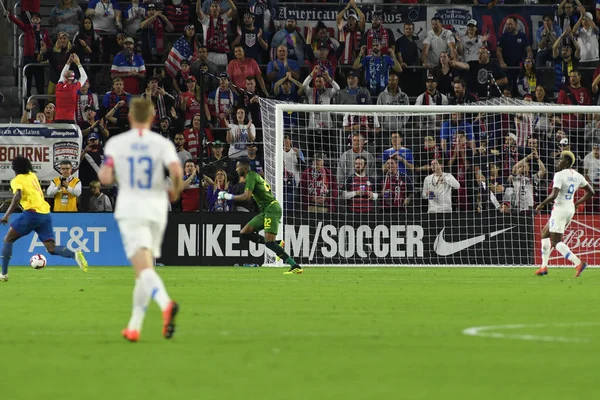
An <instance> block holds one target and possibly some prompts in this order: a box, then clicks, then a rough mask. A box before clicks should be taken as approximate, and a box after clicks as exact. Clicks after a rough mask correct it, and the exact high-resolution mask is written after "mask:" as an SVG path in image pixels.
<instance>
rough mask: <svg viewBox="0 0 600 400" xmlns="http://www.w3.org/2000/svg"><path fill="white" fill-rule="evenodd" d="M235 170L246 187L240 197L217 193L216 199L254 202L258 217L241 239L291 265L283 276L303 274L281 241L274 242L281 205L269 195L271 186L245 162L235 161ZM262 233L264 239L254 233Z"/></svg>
mask: <svg viewBox="0 0 600 400" xmlns="http://www.w3.org/2000/svg"><path fill="white" fill-rule="evenodd" d="M235 170H236V171H237V173H238V174H239V176H240V177H245V178H246V188H245V190H244V193H243V194H238V195H235V196H234V195H233V194H230V193H227V192H219V194H218V197H219V199H221V200H234V201H249V200H250V199H251V198H252V197H254V200H256V203H257V204H258V207H259V208H260V214H258V215H257V216H256V217H254V218H252V219H251V220H250V221H249V222H248V223H247V224H246V226H244V228H242V230H241V232H240V237H241V238H242V239H246V240H250V241H252V242H255V243H263V244H264V245H265V246H266V247H267V248H268V249H270V250H272V251H273V252H274V253H275V254H276V255H277V257H279V258H281V259H282V260H283V261H285V262H286V263H287V264H289V265H290V266H291V268H290V270H289V271H287V272H284V274H301V273H302V272H303V270H302V267H301V266H300V264H296V261H294V259H293V258H292V257H290V256H289V255H288V254H287V253H286V252H285V250H284V249H283V247H282V245H281V244H282V243H283V241H281V242H280V243H279V244H278V243H275V239H276V237H277V232H278V231H279V223H280V222H281V215H282V212H281V205H280V204H279V202H278V201H277V200H275V197H274V196H273V193H272V192H271V186H270V185H269V184H268V183H267V182H266V181H265V180H264V179H263V178H262V177H261V176H260V175H259V174H257V173H256V172H254V171H251V170H250V162H249V161H248V160H240V161H238V162H237V165H236V168H235ZM261 229H264V230H265V236H264V237H262V236H261V235H259V234H258V233H257V232H258V231H260V230H261Z"/></svg>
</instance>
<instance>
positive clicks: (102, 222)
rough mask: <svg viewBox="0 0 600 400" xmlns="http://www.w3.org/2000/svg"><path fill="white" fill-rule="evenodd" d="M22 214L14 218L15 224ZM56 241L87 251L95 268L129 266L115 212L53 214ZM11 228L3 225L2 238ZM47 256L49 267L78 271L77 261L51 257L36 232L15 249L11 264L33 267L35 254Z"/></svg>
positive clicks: (76, 249) (20, 242)
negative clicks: (69, 267) (69, 268)
mask: <svg viewBox="0 0 600 400" xmlns="http://www.w3.org/2000/svg"><path fill="white" fill-rule="evenodd" d="M19 215H20V214H18V213H16V214H13V215H12V216H11V221H12V220H13V219H14V218H17V217H18V216H19ZM52 224H53V227H54V239H55V241H56V244H57V245H59V246H67V247H68V248H69V249H70V250H72V251H79V250H81V251H83V252H84V254H85V257H86V259H87V261H88V263H89V264H90V270H91V269H92V268H93V267H94V266H95V265H97V266H124V265H129V261H128V260H127V257H126V256H125V251H124V250H123V244H122V242H121V235H120V234H119V228H118V227H117V222H116V221H115V219H114V217H113V214H112V213H53V214H52ZM7 231H8V226H5V225H0V236H2V237H4V235H6V232H7ZM37 253H40V254H43V255H44V256H46V258H47V259H48V266H55V265H60V266H63V265H64V266H69V265H73V266H75V268H77V264H76V263H75V260H70V259H66V258H63V257H59V256H51V255H50V254H48V253H47V252H46V249H45V248H44V244H43V243H42V242H41V241H40V239H39V237H38V235H37V234H36V233H35V232H32V233H30V234H29V235H27V236H25V237H22V238H20V239H19V240H18V241H17V242H16V243H15V244H14V247H13V255H12V259H11V260H10V264H11V265H29V259H30V258H31V256H32V255H34V254H37Z"/></svg>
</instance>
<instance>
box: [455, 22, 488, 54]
mask: <svg viewBox="0 0 600 400" xmlns="http://www.w3.org/2000/svg"><path fill="white" fill-rule="evenodd" d="M489 36H490V35H489V34H485V35H480V34H479V31H478V30H477V21H475V20H474V19H470V20H469V21H468V22H467V33H465V35H464V36H462V37H461V36H460V35H458V34H457V35H456V41H457V43H458V44H457V46H456V49H457V51H458V54H459V55H460V56H461V58H462V61H464V62H466V63H468V62H469V61H477V59H478V57H479V53H478V52H479V49H480V48H482V47H487V40H488V37H489Z"/></svg>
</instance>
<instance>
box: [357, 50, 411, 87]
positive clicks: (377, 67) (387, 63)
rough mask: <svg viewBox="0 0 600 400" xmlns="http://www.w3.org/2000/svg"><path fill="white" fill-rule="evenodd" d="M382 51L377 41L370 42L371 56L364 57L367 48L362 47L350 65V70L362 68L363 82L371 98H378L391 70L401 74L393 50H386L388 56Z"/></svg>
mask: <svg viewBox="0 0 600 400" xmlns="http://www.w3.org/2000/svg"><path fill="white" fill-rule="evenodd" d="M382 49H383V47H382V46H381V43H380V42H379V41H378V40H377V39H374V40H372V49H371V50H372V52H371V55H369V56H366V57H365V54H366V52H367V47H366V46H363V47H362V48H361V49H360V53H358V57H357V58H356V60H354V65H352V68H354V69H356V70H358V69H360V68H361V67H362V68H364V71H365V82H366V83H367V85H366V86H367V89H368V90H369V93H371V96H379V93H381V92H382V91H383V90H384V89H385V87H386V86H387V84H388V76H389V73H390V70H391V69H393V70H394V71H396V72H402V67H401V66H400V62H399V61H398V59H397V58H396V54H395V53H394V48H393V47H388V48H387V49H388V53H389V55H386V54H382Z"/></svg>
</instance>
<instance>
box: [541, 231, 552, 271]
mask: <svg viewBox="0 0 600 400" xmlns="http://www.w3.org/2000/svg"><path fill="white" fill-rule="evenodd" d="M551 252H552V244H551V243H550V238H546V239H542V268H546V267H547V266H548V260H549V259H550V253H551Z"/></svg>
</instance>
